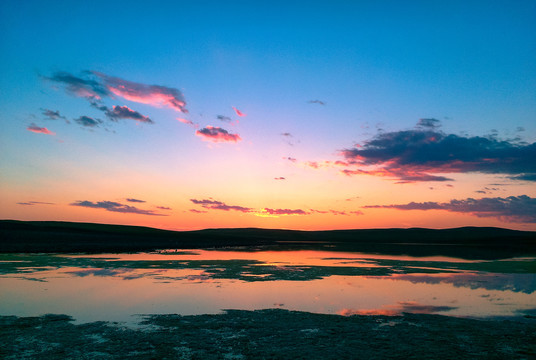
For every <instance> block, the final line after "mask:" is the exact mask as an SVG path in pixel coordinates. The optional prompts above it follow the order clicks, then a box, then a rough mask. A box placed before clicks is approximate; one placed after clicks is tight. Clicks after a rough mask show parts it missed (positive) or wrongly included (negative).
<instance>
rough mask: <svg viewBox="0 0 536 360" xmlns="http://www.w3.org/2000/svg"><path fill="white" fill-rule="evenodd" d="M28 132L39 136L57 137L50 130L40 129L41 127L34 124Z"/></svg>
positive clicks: (29, 127)
mask: <svg viewBox="0 0 536 360" xmlns="http://www.w3.org/2000/svg"><path fill="white" fill-rule="evenodd" d="M26 130H28V131H31V132H34V133H37V134H45V135H56V133H54V132H52V131H50V130H48V129H47V128H46V127H40V126H37V125H35V124H34V123H32V124H31V125H30V126H28V127H27V128H26Z"/></svg>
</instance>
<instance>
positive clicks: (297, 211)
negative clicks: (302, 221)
mask: <svg viewBox="0 0 536 360" xmlns="http://www.w3.org/2000/svg"><path fill="white" fill-rule="evenodd" d="M263 211H265V212H267V213H268V214H270V215H307V214H309V213H308V212H306V211H304V210H302V209H269V208H264V209H263Z"/></svg>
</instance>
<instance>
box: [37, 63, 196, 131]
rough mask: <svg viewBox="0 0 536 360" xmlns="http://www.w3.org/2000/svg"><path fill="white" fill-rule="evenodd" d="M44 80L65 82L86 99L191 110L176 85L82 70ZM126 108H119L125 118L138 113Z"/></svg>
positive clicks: (55, 74) (70, 90)
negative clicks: (109, 99) (121, 100)
mask: <svg viewBox="0 0 536 360" xmlns="http://www.w3.org/2000/svg"><path fill="white" fill-rule="evenodd" d="M45 79H47V80H49V81H53V82H56V83H59V84H61V85H63V86H64V88H65V91H66V92H67V93H69V94H71V95H74V96H77V97H82V98H86V99H88V100H90V101H95V100H101V99H103V98H111V97H114V96H116V97H122V98H123V99H126V100H129V101H133V102H137V103H141V104H147V105H151V106H156V107H169V108H171V109H173V110H176V111H179V112H182V113H187V112H188V110H187V109H186V100H185V99H184V96H183V94H182V93H181V91H180V90H178V89H176V88H171V87H167V86H161V85H146V84H142V83H137V82H134V81H129V80H125V79H121V78H119V77H115V76H109V75H106V74H104V73H101V72H96V71H83V72H82V74H81V75H80V76H75V75H72V74H69V73H67V72H63V71H62V72H56V73H54V74H53V75H52V76H50V77H45ZM114 108H115V107H114ZM111 111H112V112H113V111H114V110H113V109H112V110H111ZM124 111H125V109H119V110H118V112H119V115H122V116H123V118H133V117H132V116H137V115H135V114H133V113H132V112H127V113H126V112H124ZM143 119H145V121H144V120H143ZM147 119H148V118H147V117H143V116H142V117H137V118H135V120H138V121H144V122H148V121H147Z"/></svg>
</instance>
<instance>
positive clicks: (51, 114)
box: [41, 109, 67, 121]
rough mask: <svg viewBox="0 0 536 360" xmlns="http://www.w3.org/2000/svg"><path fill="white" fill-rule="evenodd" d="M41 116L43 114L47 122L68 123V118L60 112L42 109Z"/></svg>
mask: <svg viewBox="0 0 536 360" xmlns="http://www.w3.org/2000/svg"><path fill="white" fill-rule="evenodd" d="M41 114H43V116H44V117H45V119H46V120H57V119H63V120H66V121H67V118H66V117H65V116H63V115H61V114H60V112H59V110H56V111H54V110H50V109H41Z"/></svg>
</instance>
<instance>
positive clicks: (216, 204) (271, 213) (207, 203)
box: [190, 198, 363, 217]
mask: <svg viewBox="0 0 536 360" xmlns="http://www.w3.org/2000/svg"><path fill="white" fill-rule="evenodd" d="M190 201H191V202H192V203H194V204H196V205H201V207H202V208H204V209H206V210H223V211H231V210H232V211H238V212H243V213H249V214H253V215H256V216H260V217H278V216H290V215H311V214H314V213H318V214H332V215H345V216H348V215H350V214H352V215H363V212H362V211H359V210H358V211H348V212H347V211H339V210H324V211H322V210H314V209H309V210H308V211H307V210H303V209H273V208H261V209H260V210H255V209H253V208H250V207H244V206H238V205H228V204H226V203H224V202H222V201H218V200H214V199H212V198H209V199H201V200H199V199H190ZM190 211H191V212H195V213H205V212H206V211H204V210H195V209H192V210H190Z"/></svg>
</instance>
